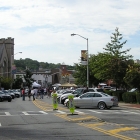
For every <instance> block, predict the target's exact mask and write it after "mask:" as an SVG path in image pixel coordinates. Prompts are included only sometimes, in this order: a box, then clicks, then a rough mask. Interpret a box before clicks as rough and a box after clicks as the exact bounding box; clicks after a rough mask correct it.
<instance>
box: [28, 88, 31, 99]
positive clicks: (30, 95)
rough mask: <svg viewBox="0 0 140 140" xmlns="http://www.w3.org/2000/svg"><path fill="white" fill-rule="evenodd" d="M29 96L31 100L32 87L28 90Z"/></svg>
mask: <svg viewBox="0 0 140 140" xmlns="http://www.w3.org/2000/svg"><path fill="white" fill-rule="evenodd" d="M28 97H29V101H31V89H29V91H28Z"/></svg>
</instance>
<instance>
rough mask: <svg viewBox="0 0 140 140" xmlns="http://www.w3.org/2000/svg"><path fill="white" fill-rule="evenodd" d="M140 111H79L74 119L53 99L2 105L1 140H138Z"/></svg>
mask: <svg viewBox="0 0 140 140" xmlns="http://www.w3.org/2000/svg"><path fill="white" fill-rule="evenodd" d="M139 118H140V110H137V109H132V108H122V107H117V108H113V109H110V110H99V109H93V108H86V109H85V108H83V109H81V108H80V109H76V110H75V113H74V115H72V114H71V113H70V111H69V109H67V108H66V107H64V106H63V105H61V104H58V110H53V106H52V99H51V98H46V97H45V98H44V99H37V100H35V101H29V100H28V98H26V100H25V101H22V98H16V99H14V100H12V102H0V132H1V133H0V140H104V139H107V140H118V139H122V140H139V139H140V119H139Z"/></svg>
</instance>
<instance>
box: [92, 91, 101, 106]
mask: <svg viewBox="0 0 140 140" xmlns="http://www.w3.org/2000/svg"><path fill="white" fill-rule="evenodd" d="M101 99H102V95H101V94H99V93H96V92H95V93H94V97H93V106H94V107H96V106H98V102H99V101H100V100H101Z"/></svg>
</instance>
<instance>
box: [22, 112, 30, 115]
mask: <svg viewBox="0 0 140 140" xmlns="http://www.w3.org/2000/svg"><path fill="white" fill-rule="evenodd" d="M22 113H23V114H24V115H30V114H28V113H27V112H22Z"/></svg>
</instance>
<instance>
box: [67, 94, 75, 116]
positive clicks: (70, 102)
mask: <svg viewBox="0 0 140 140" xmlns="http://www.w3.org/2000/svg"><path fill="white" fill-rule="evenodd" d="M73 98H74V96H73V95H69V96H68V99H69V109H70V112H71V113H72V114H73V113H74V111H75V106H74V102H73Z"/></svg>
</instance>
